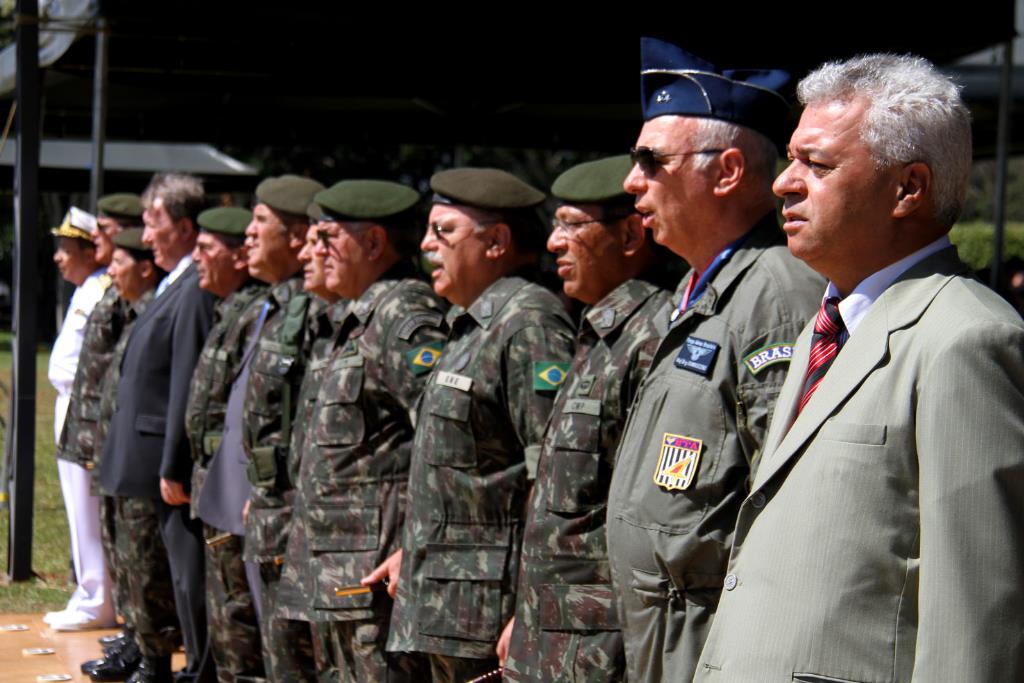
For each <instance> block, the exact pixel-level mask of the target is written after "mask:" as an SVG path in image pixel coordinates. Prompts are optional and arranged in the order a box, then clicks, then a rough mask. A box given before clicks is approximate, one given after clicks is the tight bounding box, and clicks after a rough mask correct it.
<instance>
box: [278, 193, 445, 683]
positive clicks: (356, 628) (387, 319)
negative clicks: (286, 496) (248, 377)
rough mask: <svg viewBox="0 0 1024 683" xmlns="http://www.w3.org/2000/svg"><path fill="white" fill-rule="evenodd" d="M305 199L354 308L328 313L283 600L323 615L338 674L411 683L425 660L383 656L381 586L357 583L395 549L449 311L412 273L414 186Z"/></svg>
mask: <svg viewBox="0 0 1024 683" xmlns="http://www.w3.org/2000/svg"><path fill="white" fill-rule="evenodd" d="M314 200H315V202H316V208H317V210H318V213H319V215H318V219H319V220H318V223H317V229H318V230H319V231H320V237H321V240H320V244H319V245H318V249H317V251H318V254H319V255H320V256H322V257H323V259H324V268H325V274H326V285H327V287H328V288H330V290H331V291H332V292H333V293H334V294H335V295H336V296H339V297H341V298H342V299H345V300H347V301H348V302H349V303H347V304H346V306H345V308H344V309H343V310H339V311H337V315H335V321H336V326H337V334H336V336H335V338H334V340H333V343H332V344H331V346H330V348H329V349H328V351H327V354H326V357H325V358H324V360H323V363H324V367H323V370H322V374H321V384H320V387H319V391H318V393H317V394H316V395H315V396H314V397H313V399H314V402H313V407H312V410H311V411H310V414H309V419H308V422H307V423H305V424H304V425H303V428H304V431H306V432H307V434H306V438H305V444H306V454H305V455H304V456H303V458H302V462H301V467H300V469H299V471H298V473H297V481H296V497H295V503H294V509H295V511H296V513H295V516H294V517H293V520H292V528H291V533H290V534H289V539H288V555H287V557H286V560H285V567H284V570H283V576H282V579H281V589H280V591H279V593H278V597H279V600H280V602H281V603H285V602H286V603H287V608H288V610H289V612H290V613H291V614H292V616H293V618H300V619H303V620H305V621H310V622H327V623H329V625H330V634H331V638H330V643H331V655H332V656H333V660H334V661H333V666H334V667H336V668H337V669H338V672H339V673H338V678H339V679H340V680H342V681H367V682H369V681H412V680H418V679H420V678H422V676H423V675H424V674H426V672H427V667H426V661H425V659H421V658H419V657H416V656H413V655H408V654H405V653H388V652H386V651H385V645H386V643H387V637H388V625H389V621H390V618H391V606H392V600H391V598H390V597H389V596H388V595H387V594H386V592H385V591H384V590H383V588H384V586H383V585H378V586H375V587H370V588H362V587H361V586H360V583H359V582H360V579H361V578H362V577H363V576H365V575H366V574H367V573H368V572H370V571H371V570H372V569H373V568H374V567H376V566H377V565H378V564H380V563H381V562H383V561H384V560H385V559H386V558H387V557H388V556H389V555H391V554H392V553H393V552H395V551H396V550H398V548H400V547H401V542H402V539H401V533H402V523H403V521H404V520H405V515H406V501H407V499H408V496H407V488H408V478H409V460H410V451H411V446H412V439H413V414H414V409H415V406H416V403H417V401H418V400H419V397H420V394H421V393H422V391H423V387H424V386H425V385H426V383H427V381H428V379H429V377H430V370H431V369H432V368H433V366H434V365H435V364H436V362H437V360H438V358H439V357H440V356H441V352H442V347H443V344H444V338H445V324H444V314H445V312H446V311H447V309H448V306H447V304H446V303H445V302H444V301H443V300H442V299H441V298H440V297H438V296H437V295H436V294H435V293H434V292H433V291H432V290H431V288H430V285H428V284H427V283H426V282H424V281H423V280H422V279H421V278H419V277H417V273H416V269H415V264H414V260H415V257H416V256H417V249H416V246H417V238H418V234H419V228H420V226H419V223H418V221H417V216H416V214H415V213H414V208H415V206H416V204H417V203H418V201H419V194H418V193H417V192H416V191H415V190H413V189H411V188H409V187H406V186H404V185H400V184H398V183H393V182H388V181H382V180H346V181H342V182H340V183H337V184H336V185H334V186H332V187H331V188H330V189H328V190H324V191H323V192H320V193H318V194H317V195H316V197H315V198H314ZM374 589H376V590H374Z"/></svg>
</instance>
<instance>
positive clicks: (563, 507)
mask: <svg viewBox="0 0 1024 683" xmlns="http://www.w3.org/2000/svg"><path fill="white" fill-rule="evenodd" d="M552 427H554V428H555V432H554V435H553V437H552V442H551V445H552V448H551V450H550V451H549V452H548V462H547V463H546V464H545V466H544V468H545V475H546V476H545V477H544V481H545V483H546V485H547V490H546V492H545V493H546V496H545V499H546V505H547V509H548V510H550V511H551V512H562V513H580V512H586V511H588V510H592V509H594V508H596V507H600V506H601V505H603V504H604V503H603V501H604V499H605V497H606V495H605V493H606V491H607V483H606V486H605V487H604V489H603V490H602V489H601V486H600V482H601V452H600V448H601V402H600V401H599V400H597V399H591V398H573V399H569V400H568V401H567V402H566V403H565V405H564V406H563V408H562V414H561V415H560V416H559V419H558V422H557V425H555V424H553V425H552Z"/></svg>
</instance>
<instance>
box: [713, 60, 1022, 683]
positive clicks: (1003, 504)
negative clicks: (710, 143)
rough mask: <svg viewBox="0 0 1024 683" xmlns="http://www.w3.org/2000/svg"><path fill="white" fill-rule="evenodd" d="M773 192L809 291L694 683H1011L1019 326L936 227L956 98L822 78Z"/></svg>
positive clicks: (956, 197) (896, 78)
mask: <svg viewBox="0 0 1024 683" xmlns="http://www.w3.org/2000/svg"><path fill="white" fill-rule="evenodd" d="M798 92H799V95H800V100H801V102H802V103H803V104H804V105H805V106H806V108H805V110H804V112H803V116H802V117H801V119H800V125H799V127H798V128H797V130H796V132H795V133H794V134H793V137H792V139H791V140H790V144H789V153H790V158H791V159H792V163H791V164H790V165H789V167H788V168H787V169H786V170H785V171H784V172H783V173H782V175H781V176H779V178H778V179H777V180H776V181H775V185H774V190H775V193H776V194H778V195H779V196H780V197H783V198H784V200H785V203H784V207H783V212H782V213H783V216H784V218H785V221H786V222H785V225H784V229H785V231H786V234H787V236H788V239H789V248H790V250H791V251H792V252H793V253H794V254H795V255H796V256H798V257H799V258H801V259H803V260H804V261H805V262H807V264H808V265H810V266H811V267H812V268H814V269H815V270H816V271H818V272H819V273H821V274H822V275H825V276H826V277H828V278H829V280H830V282H829V286H828V290H827V292H826V293H825V296H824V297H823V305H822V311H821V312H820V313H819V314H818V317H817V319H816V320H815V321H814V322H813V323H811V324H809V325H808V327H807V328H806V329H805V330H804V331H803V333H802V334H801V336H800V338H799V340H798V341H797V344H796V347H795V348H794V351H793V359H792V364H791V368H790V372H789V375H788V377H787V379H786V383H785V385H784V386H783V389H782V393H781V395H780V396H779V400H778V402H777V404H776V409H775V414H774V416H773V418H772V424H771V427H770V429H769V434H768V437H767V440H766V445H765V450H764V455H763V456H762V460H761V466H760V468H759V470H758V472H757V475H756V477H755V479H754V483H753V487H752V490H751V493H750V495H749V496H748V497H747V499H746V500H745V501H744V503H743V505H742V507H741V509H740V516H739V521H738V525H737V528H736V533H735V540H734V544H733V550H732V555H731V558H730V563H729V574H728V575H727V576H726V580H725V590H724V591H723V594H722V598H721V602H720V605H719V610H718V615H717V617H716V619H715V622H714V624H713V625H712V629H711V634H710V636H709V638H708V641H707V644H706V645H705V648H704V651H703V654H702V655H701V661H700V664H699V666H698V668H697V674H696V680H700V681H729V682H730V683H732V682H735V681H782V680H785V681H790V680H797V681H910V680H914V681H1013V680H1022V679H1024V647H1022V641H1024V323H1022V321H1021V319H1020V317H1019V316H1018V315H1017V314H1016V313H1015V312H1014V311H1013V310H1012V309H1011V308H1010V307H1009V306H1008V305H1007V304H1005V303H1004V302H1003V301H1002V300H1001V299H1000V298H999V297H998V296H997V295H995V294H994V293H992V292H991V291H989V290H988V289H986V288H985V287H984V286H983V285H981V284H980V283H978V282H976V281H975V280H972V279H971V278H970V276H969V274H968V270H967V268H966V267H965V266H964V265H963V264H962V263H961V262H960V261H959V260H958V259H957V256H956V250H955V249H954V248H953V247H951V246H950V243H949V240H948V238H947V233H948V231H949V229H950V227H951V226H952V225H953V223H954V221H955V220H956V219H957V216H958V215H959V213H960V209H961V207H962V204H963V197H964V192H965V188H966V185H967V176H968V172H969V169H970V163H971V133H970V120H969V115H968V112H967V109H966V107H965V106H964V104H963V102H962V101H961V100H960V96H959V92H958V89H957V87H956V86H955V85H954V84H953V83H952V82H951V81H950V80H949V79H948V78H947V77H945V76H943V75H942V74H940V73H939V72H938V71H937V70H936V69H935V68H934V66H932V65H931V64H930V63H928V62H927V61H925V60H922V59H918V58H914V57H897V56H892V55H871V56H866V57H858V58H856V59H853V60H850V61H848V62H845V63H832V64H826V65H824V66H822V67H821V68H819V69H818V70H817V71H815V72H814V73H812V74H811V75H809V76H808V77H807V78H805V79H804V80H803V81H802V82H801V84H800V86H799V91H798Z"/></svg>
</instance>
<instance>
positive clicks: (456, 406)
mask: <svg viewBox="0 0 1024 683" xmlns="http://www.w3.org/2000/svg"><path fill="white" fill-rule="evenodd" d="M431 399H432V400H431V402H430V406H429V407H428V410H430V413H431V414H433V415H437V416H438V417H446V418H448V419H450V420H458V421H459V422H468V421H469V411H470V409H471V408H472V407H473V397H472V396H471V395H470V394H468V393H466V392H463V391H458V390H456V389H444V390H443V391H436V392H434V395H433V396H431Z"/></svg>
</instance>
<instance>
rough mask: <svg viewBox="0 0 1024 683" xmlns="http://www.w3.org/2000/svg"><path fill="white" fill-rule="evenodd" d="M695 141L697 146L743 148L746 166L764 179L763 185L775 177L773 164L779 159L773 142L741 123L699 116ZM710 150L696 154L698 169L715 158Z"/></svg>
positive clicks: (706, 147)
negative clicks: (708, 152) (709, 152)
mask: <svg viewBox="0 0 1024 683" xmlns="http://www.w3.org/2000/svg"><path fill="white" fill-rule="evenodd" d="M698 122H699V123H698V126H697V132H696V134H695V136H694V138H695V139H694V141H693V142H694V144H695V145H696V146H697V149H728V148H730V147H736V148H738V149H739V150H740V151H741V152H743V158H744V159H745V160H746V162H747V168H749V169H751V170H752V171H753V172H754V173H755V175H759V176H760V177H762V178H764V180H765V187H766V189H767V187H768V186H769V185H770V184H771V180H772V179H773V178H774V177H775V166H776V164H777V163H778V161H779V151H778V150H777V149H776V147H775V143H774V142H772V141H771V140H769V139H768V137H767V136H765V135H763V134H761V133H758V132H757V131H756V130H753V129H752V128H747V127H745V126H740V125H737V124H735V123H730V122H729V121H722V120H720V119H707V118H701V119H698ZM714 159H715V157H714V156H712V155H710V154H697V155H696V156H695V157H694V162H693V163H694V165H695V166H696V167H697V168H698V169H701V170H703V169H706V168H707V167H708V166H710V165H711V162H712V161H714Z"/></svg>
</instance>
